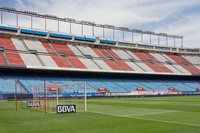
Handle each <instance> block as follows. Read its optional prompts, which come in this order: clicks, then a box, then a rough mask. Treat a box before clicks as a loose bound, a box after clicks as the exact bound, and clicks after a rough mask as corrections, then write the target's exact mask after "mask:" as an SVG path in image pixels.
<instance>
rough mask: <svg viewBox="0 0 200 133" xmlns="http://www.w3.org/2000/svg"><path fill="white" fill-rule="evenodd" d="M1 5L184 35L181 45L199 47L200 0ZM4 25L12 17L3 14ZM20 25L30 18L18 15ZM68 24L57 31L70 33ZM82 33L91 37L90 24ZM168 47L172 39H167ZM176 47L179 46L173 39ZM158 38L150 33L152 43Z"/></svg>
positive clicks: (22, 0) (27, 0) (1, 1)
mask: <svg viewBox="0 0 200 133" xmlns="http://www.w3.org/2000/svg"><path fill="white" fill-rule="evenodd" d="M0 6H1V7H4V6H5V7H11V8H15V9H17V10H22V11H25V10H28V11H34V12H38V13H41V14H51V15H56V16H58V17H66V18H74V19H76V20H80V21H81V20H85V21H91V22H95V23H98V24H110V25H115V26H120V27H128V28H131V29H132V28H133V29H140V30H143V31H153V32H156V33H167V34H169V35H179V36H183V45H184V47H192V48H200V0H0ZM3 17H4V19H5V20H4V24H8V25H14V21H13V20H15V17H14V16H12V15H9V14H5V15H4V16H3ZM33 22H34V24H33V25H34V28H35V29H42V28H44V22H43V20H42V19H41V20H40V19H37V20H34V21H33ZM19 25H20V26H21V27H23V26H24V27H30V19H29V18H27V17H25V16H20V17H19ZM68 27H69V26H67V24H65V23H60V28H59V32H66V33H69V28H68ZM47 29H48V30H49V31H55V32H56V31H57V22H55V21H48V25H47ZM72 34H75V35H76V34H77V35H80V34H81V27H80V26H78V25H75V24H74V25H72ZM84 35H87V36H91V27H89V26H85V27H84ZM95 36H99V37H102V29H100V28H95ZM105 36H106V37H107V38H110V39H112V30H107V31H106V35H105ZM140 38H141V36H140V34H134V42H138V43H139V41H140V40H141V39H140ZM143 38H144V42H143V43H147V44H148V43H149V35H144V36H143ZM115 39H116V40H122V39H123V37H122V32H121V31H116V32H115ZM131 40H132V34H131V33H125V41H131ZM160 41H161V42H160V45H166V43H165V42H166V39H165V38H160ZM168 41H169V44H168V45H169V46H173V45H174V39H173V38H171V39H170V38H169V39H168ZM175 42H176V46H178V47H179V46H180V45H181V41H180V39H176V41H175ZM157 43H158V39H157V37H155V36H152V44H155V45H157Z"/></svg>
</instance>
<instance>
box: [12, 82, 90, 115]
mask: <svg viewBox="0 0 200 133" xmlns="http://www.w3.org/2000/svg"><path fill="white" fill-rule="evenodd" d="M40 83H41V81H40ZM23 87H25V86H22V85H20V84H19V83H17V82H16V83H15V88H20V90H22V89H23ZM26 90H29V93H30V94H31V95H32V99H30V100H28V101H27V107H30V108H32V109H36V110H41V111H44V112H45V113H46V112H49V113H56V112H57V106H58V105H75V106H76V112H81V111H87V84H86V82H64V81H62V82H61V81H43V85H41V84H38V86H37V85H35V84H34V85H32V84H30V85H29V86H28V87H27V88H26ZM20 92H22V91H20ZM16 96H17V95H16ZM16 103H17V99H16ZM17 106H18V105H17V104H16V110H17Z"/></svg>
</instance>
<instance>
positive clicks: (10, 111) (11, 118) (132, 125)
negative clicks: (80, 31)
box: [0, 96, 200, 133]
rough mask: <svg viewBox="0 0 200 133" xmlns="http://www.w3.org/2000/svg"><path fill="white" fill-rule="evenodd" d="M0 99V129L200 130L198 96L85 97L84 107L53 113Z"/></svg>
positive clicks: (14, 132) (80, 132) (39, 132)
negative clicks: (17, 108)
mask: <svg viewBox="0 0 200 133" xmlns="http://www.w3.org/2000/svg"><path fill="white" fill-rule="evenodd" d="M23 103H24V105H23V109H19V110H18V111H17V112H16V111H15V102H14V101H8V102H5V101H4V102H0V133H200V96H179V97H159V98H157V97H154V98H113V99H88V101H87V103H88V111H87V112H77V113H70V114H55V113H47V114H46V115H45V114H44V112H41V111H37V110H32V109H30V108H27V107H25V102H23Z"/></svg>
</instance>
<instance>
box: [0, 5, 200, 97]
mask: <svg viewBox="0 0 200 133" xmlns="http://www.w3.org/2000/svg"><path fill="white" fill-rule="evenodd" d="M1 12H11V13H13V14H20V13H21V14H24V15H27V16H34V17H36V16H38V17H45V20H46V19H54V20H60V21H62V20H63V21H67V22H69V21H68V20H69V19H62V18H58V17H56V16H49V15H48V16H47V15H40V14H37V13H34V12H26V11H25V12H24V11H18V10H15V9H9V8H1ZM71 22H74V23H79V22H78V21H75V20H73V21H72V19H70V23H71ZM79 24H84V25H90V23H89V22H85V21H83V22H81V23H79ZM91 25H94V24H91ZM96 26H98V25H97V24H96ZM103 27H104V28H108V29H110V28H111V29H118V30H120V28H119V27H113V26H112V25H106V26H105V25H104V26H103ZM121 30H123V31H124V30H129V31H130V29H126V28H123V27H121ZM131 32H137V33H138V32H139V33H140V32H141V34H149V35H152V34H153V35H155V36H158V37H159V36H164V37H166V38H167V37H172V38H174V39H175V38H178V39H181V41H182V39H183V37H182V36H175V35H174V36H172V35H167V34H164V33H163V34H161V33H160V34H158V33H154V32H142V31H138V30H131ZM150 41H151V38H150ZM181 45H183V44H181ZM0 68H1V69H0V99H8V98H13V94H14V93H15V83H17V84H18V85H20V86H21V87H22V88H23V89H22V90H23V94H24V96H26V95H29V96H31V94H32V91H31V86H40V85H41V84H42V83H43V81H46V82H47V83H63V84H64V83H65V84H70V83H73V82H86V83H87V93H90V94H92V95H91V96H138V95H148V96H152V95H153V96H155V95H156V96H157V95H183V94H184V95H185V94H193V95H194V94H200V93H199V91H200V80H199V79H200V78H199V77H200V49H198V48H185V47H176V46H162V45H152V44H151V43H149V44H143V43H135V42H134V41H133V42H126V41H120V40H116V39H107V38H103V37H95V36H92V37H88V36H84V35H73V34H64V33H60V32H51V31H47V30H38V29H34V28H24V27H19V26H9V25H5V24H2V23H1V25H0ZM77 90H78V89H77V88H75V87H74V88H72V90H71V91H70V92H68V93H73V92H74V91H77Z"/></svg>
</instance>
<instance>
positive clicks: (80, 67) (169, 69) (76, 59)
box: [0, 36, 200, 75]
mask: <svg viewBox="0 0 200 133" xmlns="http://www.w3.org/2000/svg"><path fill="white" fill-rule="evenodd" d="M0 66H2V67H22V68H34V69H54V70H73V71H74V70H75V71H95V72H120V73H145V74H167V75H199V74H200V56H199V55H180V54H173V53H155V52H147V51H146V52H144V51H135V50H133V49H119V48H118V49H117V48H110V47H99V46H97V45H82V44H70V43H69V44H68V43H67V44H66V43H55V42H47V41H45V40H43V41H40V40H31V39H19V38H14V37H2V36H1V37H0Z"/></svg>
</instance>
